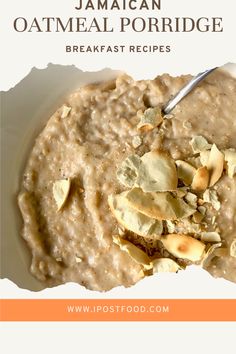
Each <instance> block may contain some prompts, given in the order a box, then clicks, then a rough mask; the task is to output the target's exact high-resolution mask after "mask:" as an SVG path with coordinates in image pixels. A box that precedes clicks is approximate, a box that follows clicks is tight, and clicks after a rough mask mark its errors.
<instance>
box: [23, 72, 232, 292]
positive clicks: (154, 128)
mask: <svg viewBox="0 0 236 354" xmlns="http://www.w3.org/2000/svg"><path fill="white" fill-rule="evenodd" d="M190 78H191V77H190V76H181V77H177V78H174V77H171V76H169V75H167V74H165V75H162V76H160V77H157V78H156V79H154V80H144V81H133V80H132V79H131V78H130V77H128V76H122V77H119V78H117V80H116V81H114V82H109V83H104V84H100V85H91V86H87V87H84V88H81V89H79V90H78V91H77V92H75V93H73V94H71V95H70V96H69V97H68V99H67V101H66V102H65V104H64V105H63V106H62V107H61V108H59V109H58V110H57V112H55V114H54V115H53V116H52V117H51V118H50V119H49V121H48V123H47V125H46V127H45V129H44V130H43V131H42V133H41V134H40V135H39V136H38V138H37V139H36V141H35V144H34V147H33V149H32V152H31V153H30V156H29V159H28V162H27V166H26V168H25V172H24V176H23V182H22V186H21V191H20V193H19V196H18V202H19V206H20V210H21V213H22V216H23V220H24V226H23V232H22V235H23V238H24V239H25V240H26V242H27V244H28V246H29V248H30V250H31V252H32V264H31V272H32V274H33V275H34V276H35V277H37V278H38V279H39V280H40V281H42V282H44V283H45V284H46V286H54V285H57V284H61V283H65V282H70V281H72V282H76V283H79V284H81V285H83V286H85V287H86V288H88V289H91V290H98V291H107V290H109V289H111V288H113V287H116V286H119V285H124V286H125V287H128V286H131V285H133V284H135V283H136V282H138V281H139V280H140V279H142V278H143V277H144V276H150V275H152V274H153V273H154V272H161V271H175V272H176V271H182V269H184V268H185V267H186V266H188V265H189V264H192V263H194V264H200V265H201V266H203V267H204V268H205V269H207V270H208V271H209V272H210V273H211V274H212V275H213V276H214V277H224V278H225V279H228V280H231V281H233V282H236V258H235V257H236V251H235V250H236V213H235V211H236V184H235V176H234V174H235V172H236V165H235V154H236V153H235V150H234V149H236V80H235V79H233V78H231V77H230V76H228V75H227V74H225V73H224V72H222V71H220V70H217V71H215V72H214V73H212V74H211V75H210V76H209V77H207V78H206V79H205V80H204V82H202V83H201V84H200V85H199V87H197V88H196V89H195V90H194V91H193V92H192V93H191V94H189V95H188V96H187V97H186V98H185V99H184V100H183V101H182V102H181V103H180V104H178V105H177V107H176V108H175V109H174V110H173V112H172V113H173V114H171V116H168V117H164V119H163V117H162V116H161V114H160V109H161V107H162V106H163V105H164V104H165V103H166V102H167V101H168V100H169V99H170V97H171V96H172V95H174V94H175V93H177V91H178V90H179V89H180V88H181V87H182V86H183V85H184V84H185V83H186V82H187V81H188V80H189V79H190Z"/></svg>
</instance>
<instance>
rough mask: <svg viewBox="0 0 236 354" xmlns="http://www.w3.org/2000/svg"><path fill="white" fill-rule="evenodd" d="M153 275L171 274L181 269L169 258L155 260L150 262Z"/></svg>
mask: <svg viewBox="0 0 236 354" xmlns="http://www.w3.org/2000/svg"><path fill="white" fill-rule="evenodd" d="M152 263H153V273H162V272H173V273H176V272H178V270H180V269H182V268H181V267H180V265H179V264H178V263H176V262H175V261H173V259H171V258H157V259H154V260H153V261H152Z"/></svg>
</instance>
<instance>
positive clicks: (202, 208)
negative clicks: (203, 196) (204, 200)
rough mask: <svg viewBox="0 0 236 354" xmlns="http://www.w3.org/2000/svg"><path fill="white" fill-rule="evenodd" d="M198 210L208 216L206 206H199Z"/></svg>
mask: <svg viewBox="0 0 236 354" xmlns="http://www.w3.org/2000/svg"><path fill="white" fill-rule="evenodd" d="M198 210H199V212H200V213H201V214H202V215H205V214H206V208H205V207H204V206H199V207H198Z"/></svg>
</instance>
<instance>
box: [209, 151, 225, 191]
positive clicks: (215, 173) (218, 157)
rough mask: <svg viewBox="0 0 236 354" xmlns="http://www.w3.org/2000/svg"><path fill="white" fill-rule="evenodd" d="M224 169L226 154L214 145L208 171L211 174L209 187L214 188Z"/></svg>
mask: <svg viewBox="0 0 236 354" xmlns="http://www.w3.org/2000/svg"><path fill="white" fill-rule="evenodd" d="M223 168H224V154H222V152H220V150H218V148H217V146H216V145H215V144H213V145H212V148H211V152H210V155H209V159H208V162H207V169H208V171H209V173H210V181H209V186H210V187H211V186H213V185H214V184H215V183H216V182H217V181H218V180H219V179H220V177H221V175H222V172H223Z"/></svg>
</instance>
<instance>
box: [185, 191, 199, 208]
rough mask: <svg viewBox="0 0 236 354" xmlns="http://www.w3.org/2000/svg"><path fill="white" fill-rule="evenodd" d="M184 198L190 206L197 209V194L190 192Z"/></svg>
mask: <svg viewBox="0 0 236 354" xmlns="http://www.w3.org/2000/svg"><path fill="white" fill-rule="evenodd" d="M184 198H185V200H186V201H187V202H188V204H189V205H191V206H192V207H193V208H197V196H196V195H195V194H193V193H190V192H188V193H187V194H186V195H185V197H184Z"/></svg>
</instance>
